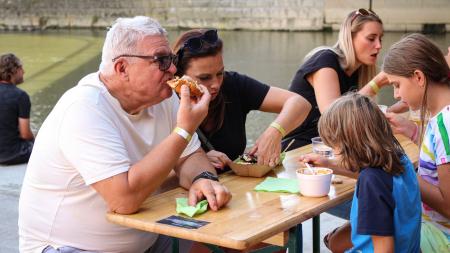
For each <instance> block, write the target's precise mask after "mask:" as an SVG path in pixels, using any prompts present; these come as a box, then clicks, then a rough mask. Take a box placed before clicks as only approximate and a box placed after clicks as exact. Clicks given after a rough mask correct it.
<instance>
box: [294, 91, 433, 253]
mask: <svg viewBox="0 0 450 253" xmlns="http://www.w3.org/2000/svg"><path fill="white" fill-rule="evenodd" d="M318 128H319V134H320V137H322V140H323V142H324V143H325V144H326V145H328V146H330V147H332V148H333V151H334V153H335V154H336V159H335V160H329V159H325V158H323V157H321V156H319V155H317V154H314V155H305V156H304V157H302V158H301V161H303V162H312V163H314V164H315V165H317V166H323V167H328V168H331V169H333V172H334V173H335V174H341V175H346V176H352V177H355V178H357V179H358V180H357V183H356V188H355V192H354V195H353V201H352V208H351V213H350V223H347V224H344V225H343V226H342V227H339V228H337V229H335V230H334V231H332V232H331V233H329V234H328V235H327V236H326V237H325V238H324V243H325V245H326V246H327V247H328V248H329V249H330V250H331V251H332V252H405V253H414V252H420V245H419V242H420V215H421V210H420V192H419V184H418V182H417V178H416V175H415V173H414V167H413V165H412V163H411V161H410V160H409V159H408V157H407V156H406V155H405V153H404V151H403V149H402V147H401V145H400V143H399V142H398V141H397V139H396V138H395V137H394V135H393V133H392V130H391V127H390V126H389V122H388V121H387V119H386V117H385V116H384V114H383V112H381V110H380V109H378V106H377V105H376V104H375V103H374V102H373V101H371V99H370V98H368V97H366V96H363V95H360V94H357V93H350V94H348V95H345V96H343V97H341V98H339V99H337V100H336V101H335V102H333V103H332V104H331V105H330V106H329V107H328V109H327V110H326V111H325V112H324V113H323V114H322V116H321V117H320V120H319V124H318ZM424 252H426V251H424Z"/></svg>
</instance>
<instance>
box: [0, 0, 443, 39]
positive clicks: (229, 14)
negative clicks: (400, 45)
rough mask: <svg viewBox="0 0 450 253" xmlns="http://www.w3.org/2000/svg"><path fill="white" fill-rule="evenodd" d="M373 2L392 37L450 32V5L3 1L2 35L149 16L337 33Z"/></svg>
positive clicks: (288, 0)
mask: <svg viewBox="0 0 450 253" xmlns="http://www.w3.org/2000/svg"><path fill="white" fill-rule="evenodd" d="M370 2H372V9H373V10H375V11H376V12H377V13H378V14H379V15H380V17H381V18H382V19H383V21H384V23H385V29H386V30H387V31H431V32H445V31H450V15H449V14H448V13H449V11H450V1H448V0H396V1H370V0H145V1H144V0H129V1H123V0H76V1H72V0H58V1H55V0H0V29H3V30H35V29H47V28H80V27H81V28H95V27H108V26H110V25H111V23H112V22H113V21H114V20H115V19H116V18H117V17H124V16H135V15H147V16H151V17H154V18H156V19H158V20H159V21H160V22H161V24H162V25H163V26H164V27H175V28H195V27H217V28H219V29H230V30H232V29H248V30H295V31H302V30H303V31H315V30H317V31H319V30H330V29H333V30H336V29H339V24H340V23H341V21H342V20H343V18H344V17H345V16H346V15H347V14H348V13H349V12H350V11H351V10H354V9H358V8H362V7H364V8H368V7H369V4H370Z"/></svg>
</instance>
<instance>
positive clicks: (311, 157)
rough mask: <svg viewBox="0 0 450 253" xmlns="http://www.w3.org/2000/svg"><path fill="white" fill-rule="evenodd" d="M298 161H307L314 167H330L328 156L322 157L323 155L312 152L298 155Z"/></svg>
mask: <svg viewBox="0 0 450 253" xmlns="http://www.w3.org/2000/svg"><path fill="white" fill-rule="evenodd" d="M299 162H301V163H309V164H312V165H314V166H315V167H326V168H330V166H331V163H330V160H329V159H328V158H326V157H323V156H321V155H319V154H314V153H310V154H306V155H302V156H300V158H299ZM305 166H306V165H305Z"/></svg>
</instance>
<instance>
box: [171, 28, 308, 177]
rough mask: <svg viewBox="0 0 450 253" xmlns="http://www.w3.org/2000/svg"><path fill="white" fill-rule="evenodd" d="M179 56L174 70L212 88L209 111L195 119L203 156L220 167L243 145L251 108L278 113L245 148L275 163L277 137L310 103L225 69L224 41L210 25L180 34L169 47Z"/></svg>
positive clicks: (297, 120) (294, 123) (260, 159)
mask: <svg viewBox="0 0 450 253" xmlns="http://www.w3.org/2000/svg"><path fill="white" fill-rule="evenodd" d="M173 51H174V52H175V53H176V54H177V56H178V63H177V73H176V75H179V76H183V75H188V76H190V77H191V78H193V79H194V80H196V81H197V82H199V83H201V84H203V85H205V86H206V87H207V88H208V90H209V92H210V93H211V96H212V98H211V102H210V106H209V111H208V115H207V116H206V118H205V120H204V121H203V122H202V124H201V125H200V130H201V132H202V133H203V134H204V135H205V137H206V138H205V140H203V141H202V143H203V144H204V146H203V147H204V148H206V149H208V145H206V144H207V143H209V144H210V145H209V150H208V152H207V155H208V158H209V160H210V161H211V163H212V164H213V165H214V166H215V167H216V169H218V170H219V171H220V170H223V169H224V168H225V167H226V165H227V164H228V163H229V162H231V160H234V159H236V158H237V157H238V156H239V155H241V154H242V153H243V152H244V151H245V148H246V143H247V138H246V132H245V122H246V118H247V114H248V113H249V112H250V111H251V110H260V111H264V112H272V113H279V114H278V116H277V118H276V119H275V120H274V121H273V122H272V124H270V126H269V127H267V128H266V130H265V131H264V132H263V133H262V134H261V135H260V136H259V138H258V139H257V140H256V143H255V145H254V146H253V148H252V149H251V150H250V154H255V155H256V156H257V158H258V163H259V164H264V165H270V166H272V167H273V166H275V165H277V164H278V163H279V159H280V152H281V139H282V137H284V136H285V134H287V133H289V132H290V131H291V130H292V129H294V128H295V127H297V126H298V125H299V124H300V123H301V122H303V120H304V119H305V117H306V115H307V114H308V112H309V110H310V109H311V106H310V104H309V103H308V102H307V101H306V100H305V99H304V98H302V97H301V96H299V95H297V94H295V93H293V92H290V91H287V90H283V89H280V88H276V87H271V86H268V85H265V84H263V83H261V82H259V81H257V80H255V79H253V78H251V77H248V76H245V75H242V74H239V73H237V72H232V71H225V67H224V63H223V56H222V54H223V42H222V40H221V39H220V38H219V37H218V35H217V30H215V29H209V30H207V29H194V30H189V31H187V32H185V33H183V34H182V35H180V36H179V37H178V38H177V40H176V42H175V44H174V47H173Z"/></svg>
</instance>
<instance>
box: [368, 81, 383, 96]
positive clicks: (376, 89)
mask: <svg viewBox="0 0 450 253" xmlns="http://www.w3.org/2000/svg"><path fill="white" fill-rule="evenodd" d="M369 86H370V88H372V91H373V93H375V94H377V93H378V92H379V91H380V87H379V86H378V84H377V83H376V82H375V81H374V80H371V81H370V82H369Z"/></svg>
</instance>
